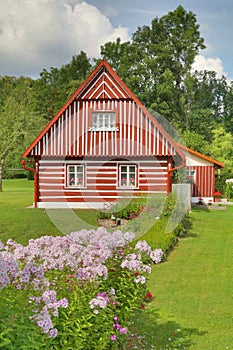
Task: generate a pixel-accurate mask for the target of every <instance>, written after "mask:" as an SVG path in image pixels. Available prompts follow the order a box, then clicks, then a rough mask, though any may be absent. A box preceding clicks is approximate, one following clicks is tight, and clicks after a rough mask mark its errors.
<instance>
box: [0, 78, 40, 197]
mask: <svg viewBox="0 0 233 350" xmlns="http://www.w3.org/2000/svg"><path fill="white" fill-rule="evenodd" d="M31 83H32V82H31V79H29V78H18V79H15V84H14V85H12V88H11V89H10V90H9V91H8V92H9V95H8V97H6V98H5V101H4V104H3V105H2V108H1V110H0V124H1V128H0V191H2V174H3V169H4V166H5V164H6V162H7V160H8V162H9V163H10V161H9V160H10V158H11V155H12V154H15V153H18V154H22V152H23V150H24V149H25V147H26V143H27V141H28V140H30V141H32V140H33V138H34V137H35V136H36V134H37V133H38V125H43V123H44V121H43V120H41V118H39V117H38V116H36V115H34V114H33V113H32V111H31V109H30V108H31V106H30V103H29V101H30V94H31ZM7 88H8V87H7ZM2 91H3V88H2ZM20 157H21V155H19V160H20Z"/></svg>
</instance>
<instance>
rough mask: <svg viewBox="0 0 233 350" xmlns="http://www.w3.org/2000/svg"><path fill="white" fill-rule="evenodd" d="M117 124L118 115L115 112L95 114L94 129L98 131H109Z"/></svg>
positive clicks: (93, 114) (93, 115) (93, 117)
mask: <svg viewBox="0 0 233 350" xmlns="http://www.w3.org/2000/svg"><path fill="white" fill-rule="evenodd" d="M115 124H116V113H114V112H93V113H92V127H93V128H94V129H96V130H100V131H101V130H106V129H107V130H108V129H111V128H114V127H115Z"/></svg>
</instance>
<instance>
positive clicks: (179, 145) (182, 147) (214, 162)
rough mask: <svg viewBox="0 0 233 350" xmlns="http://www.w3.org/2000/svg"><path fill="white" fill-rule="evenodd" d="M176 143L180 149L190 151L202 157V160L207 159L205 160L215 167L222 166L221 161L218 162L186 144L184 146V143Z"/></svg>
mask: <svg viewBox="0 0 233 350" xmlns="http://www.w3.org/2000/svg"><path fill="white" fill-rule="evenodd" d="M176 144H177V146H178V147H180V148H181V149H183V150H185V151H187V152H189V153H191V154H194V155H195V156H197V157H200V158H202V159H204V160H207V161H208V162H210V163H213V164H214V165H215V166H216V167H218V168H224V164H223V163H220V162H218V161H217V160H215V159H213V158H210V157H207V156H206V155H204V154H202V153H200V152H197V151H194V150H193V149H191V148H188V147H186V146H184V145H182V144H180V143H178V142H177V143H176Z"/></svg>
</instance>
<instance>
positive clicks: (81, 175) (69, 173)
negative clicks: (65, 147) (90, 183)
mask: <svg viewBox="0 0 233 350" xmlns="http://www.w3.org/2000/svg"><path fill="white" fill-rule="evenodd" d="M72 168H73V170H71V169H72ZM66 179H67V181H66V186H67V187H69V188H84V187H85V186H86V177H85V165H84V164H68V165H67V168H66Z"/></svg>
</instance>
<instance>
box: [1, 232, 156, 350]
mask: <svg viewBox="0 0 233 350" xmlns="http://www.w3.org/2000/svg"><path fill="white" fill-rule="evenodd" d="M133 239H134V234H133V233H129V232H127V233H125V234H123V233H122V232H121V231H115V232H114V233H112V234H110V233H108V232H107V231H106V230H105V229H104V228H99V229H97V230H96V231H95V230H90V231H87V230H82V231H79V232H73V233H71V234H70V235H68V236H63V237H59V236H58V237H51V236H43V237H41V238H39V239H36V240H33V239H32V240H30V241H29V244H28V245H27V246H26V247H24V246H22V245H21V244H17V243H16V242H14V241H12V240H8V242H7V244H6V246H4V245H3V244H2V243H0V244H1V245H0V272H1V274H0V295H1V303H2V305H3V307H2V308H1V310H0V314H1V317H0V320H1V321H0V332H1V334H0V335H1V337H0V346H1V348H3V349H6V350H7V349H13V348H16V347H17V348H22V349H32V348H33V349H43V348H45V349H49V348H50V346H51V344H52V349H61V348H66V349H74V348H75V349H77V350H81V349H85V350H88V349H89V350H94V349H117V348H121V349H127V348H128V347H127V333H128V325H129V323H130V319H131V317H132V316H133V314H134V312H135V311H136V310H138V309H140V307H141V305H142V303H143V302H144V300H145V299H146V298H147V297H148V296H149V294H148V293H147V290H146V284H145V283H146V277H147V275H148V274H149V273H150V272H151V267H150V264H151V262H154V263H159V262H160V261H161V258H162V254H163V252H162V251H161V250H160V249H155V250H152V249H151V247H150V246H149V245H148V244H147V243H146V242H145V241H144V242H140V241H139V242H137V244H136V246H135V247H134V248H132V246H130V245H129V243H130V242H131V241H132V240H133ZM149 297H150V296H149ZM19 301H20V304H19ZM31 322H32V326H31ZM10 323H11V324H12V327H11V328H10ZM34 325H37V326H38V329H36V328H35V326H34ZM11 329H13V330H14V333H13V332H12V331H11ZM39 336H40V337H39ZM30 338H33V342H31V341H30ZM39 338H40V339H41V343H42V344H43V346H41V343H40V342H39ZM51 338H53V341H52V342H51Z"/></svg>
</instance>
